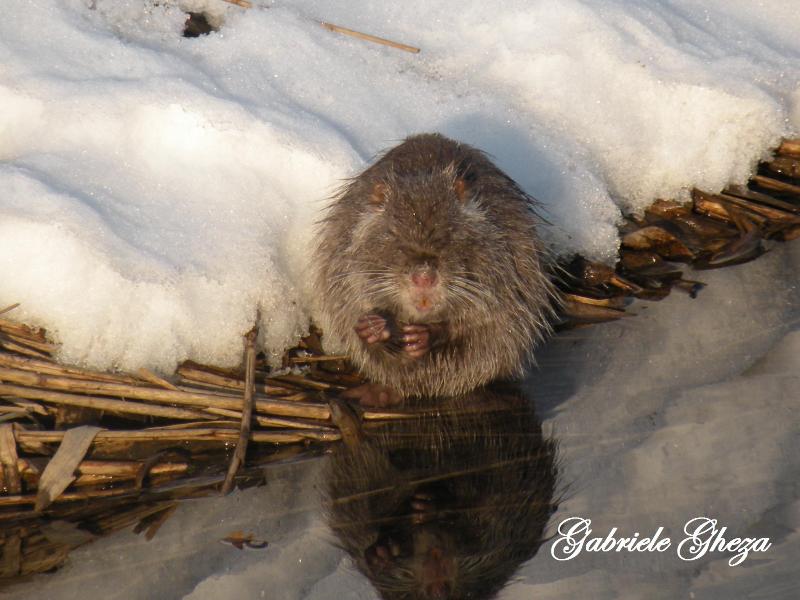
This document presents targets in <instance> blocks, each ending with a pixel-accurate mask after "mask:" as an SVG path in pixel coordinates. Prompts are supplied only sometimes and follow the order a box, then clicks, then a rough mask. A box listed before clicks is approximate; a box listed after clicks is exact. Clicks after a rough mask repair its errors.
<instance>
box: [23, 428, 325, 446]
mask: <svg viewBox="0 0 800 600" xmlns="http://www.w3.org/2000/svg"><path fill="white" fill-rule="evenodd" d="M238 433H239V432H238V431H237V430H236V429H233V428H231V429H226V428H218V427H206V428H197V429H155V428H152V429H141V430H127V431H121V430H110V429H104V430H102V431H100V432H99V433H98V434H97V436H96V437H95V442H98V441H105V440H111V441H132V442H144V441H148V442H225V443H229V442H233V441H236V440H237V439H238V437H239V436H238ZM63 437H64V432H63V431H26V430H22V431H18V432H17V434H16V438H17V442H18V443H19V444H20V445H21V446H26V445H28V444H34V445H35V444H43V443H47V444H50V443H58V442H60V441H61V440H62V439H63ZM335 438H336V431H335V430H331V428H325V429H302V430H301V429H296V430H283V431H280V430H275V431H253V432H251V434H250V441H251V442H257V443H275V444H283V443H291V442H302V441H304V440H318V441H326V440H333V439H335Z"/></svg>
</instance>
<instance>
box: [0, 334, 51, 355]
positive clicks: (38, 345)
mask: <svg viewBox="0 0 800 600" xmlns="http://www.w3.org/2000/svg"><path fill="white" fill-rule="evenodd" d="M0 338H3V339H4V340H9V341H11V342H14V343H17V344H22V345H24V346H26V347H27V348H32V349H33V350H38V351H39V352H41V353H43V354H46V355H48V356H49V355H51V354H53V353H54V352H55V351H56V346H55V344H51V343H50V342H43V341H41V340H37V339H33V338H30V337H26V336H22V335H18V334H16V333H11V332H10V331H3V332H2V333H0Z"/></svg>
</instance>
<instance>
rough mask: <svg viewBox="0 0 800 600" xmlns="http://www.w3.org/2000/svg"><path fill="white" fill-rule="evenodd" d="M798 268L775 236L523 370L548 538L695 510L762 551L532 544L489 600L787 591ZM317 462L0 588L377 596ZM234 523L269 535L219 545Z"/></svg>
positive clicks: (793, 582)
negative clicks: (736, 561) (536, 426)
mask: <svg viewBox="0 0 800 600" xmlns="http://www.w3.org/2000/svg"><path fill="white" fill-rule="evenodd" d="M798 269H800V245H797V244H785V245H782V246H780V247H778V248H776V249H775V250H774V251H772V252H770V253H768V254H766V255H764V256H763V257H761V258H760V259H759V260H757V261H754V262H751V263H748V264H745V265H740V266H737V267H730V268H727V269H723V270H720V271H712V272H709V271H705V272H699V273H693V274H692V275H693V277H695V278H698V279H701V280H702V281H705V282H706V283H708V284H709V285H708V287H707V288H705V289H704V290H703V293H701V294H700V295H699V297H698V298H697V299H695V300H692V299H690V298H689V297H688V296H683V295H677V294H673V295H672V296H670V297H669V298H667V299H666V300H664V301H662V302H660V303H639V304H638V305H637V313H638V314H637V316H636V317H633V318H629V319H625V320H623V321H622V322H619V321H617V322H614V323H610V324H604V325H596V326H594V327H592V328H589V329H584V330H576V331H572V332H566V333H564V334H562V335H560V336H558V337H556V338H555V339H554V340H552V342H551V343H550V344H548V345H547V346H546V347H544V348H543V349H542V351H541V352H540V354H539V368H538V370H537V371H536V372H534V373H532V374H531V376H530V378H529V380H528V384H529V385H528V387H529V389H530V394H531V396H532V398H533V400H534V402H535V404H536V409H537V412H538V414H539V416H540V417H541V418H542V420H543V428H544V430H545V431H548V432H551V435H552V436H553V437H554V438H555V439H556V440H557V442H558V444H559V454H560V485H561V486H563V487H564V488H565V489H566V490H567V494H566V496H567V497H566V500H565V501H563V502H562V503H561V504H560V506H559V509H558V511H557V512H556V513H555V514H554V515H553V516H552V518H551V521H550V533H554V531H555V527H556V526H557V524H558V523H559V522H560V521H561V520H562V519H565V518H568V517H572V516H584V517H588V518H591V519H592V526H593V529H594V530H595V531H596V532H598V533H600V532H602V533H603V534H605V533H606V532H607V531H608V530H609V529H610V528H611V527H614V526H616V527H618V528H619V529H620V531H621V534H620V535H624V534H625V533H627V534H628V535H631V534H632V533H633V532H634V531H639V532H654V531H655V530H656V529H657V527H659V526H664V527H666V528H667V532H666V535H668V536H669V537H671V538H672V539H673V540H674V541H675V542H676V543H677V541H678V540H680V539H681V529H682V527H683V525H684V523H686V522H687V521H688V520H689V519H691V518H693V517H697V516H703V515H708V516H712V517H714V518H717V519H718V520H719V521H720V523H721V524H723V525H725V526H727V527H728V528H729V531H730V532H731V533H732V534H733V535H737V536H753V537H760V536H768V537H770V539H771V541H772V543H773V546H772V547H771V548H770V549H769V550H768V551H767V552H766V553H764V554H758V555H751V556H750V557H749V558H748V559H747V560H746V561H745V562H744V563H743V564H742V565H740V566H738V567H730V566H728V564H727V561H728V558H729V557H728V556H727V555H725V554H713V555H710V556H707V557H705V558H703V559H700V560H698V561H697V562H682V561H680V560H679V559H678V558H677V556H676V555H675V554H674V552H671V551H668V552H665V553H663V554H658V553H643V554H633V553H630V554H628V553H623V554H617V553H610V554H600V553H592V554H588V553H582V554H580V555H579V556H577V557H575V558H574V559H572V560H570V561H565V562H557V561H555V560H554V559H553V558H552V557H551V556H550V553H549V552H550V546H549V544H545V545H543V546H542V547H541V548H540V549H539V552H538V553H537V554H536V556H535V557H533V559H532V560H530V561H529V562H527V563H525V564H524V565H523V566H522V568H521V569H520V571H519V572H518V573H517V576H516V577H515V578H514V580H513V581H512V582H511V583H510V585H509V586H508V587H507V588H506V589H505V590H504V591H503V592H502V593H501V594H500V596H499V598H500V600H524V599H528V598H544V599H546V600H562V599H568V598H575V597H583V596H589V597H591V598H593V599H595V598H596V599H598V600H612V599H614V600H615V599H619V598H623V599H629V600H639V599H642V598H647V599H654V600H662V599H663V600H673V599H675V598H696V599H702V600H730V599H732V598H774V599H775V600H784V599H785V600H790V599H793V598H796V597H797V590H798V587H799V586H800V580H798V576H797V561H798V559H800V533H798V531H800V497H798V490H797V484H796V482H797V476H798V473H800V454H799V453H798V452H797V449H798V446H799V445H800V434H798V429H797V422H796V414H797V392H796V390H797V389H798V387H800V375H798V373H800V369H799V368H798V367H800V358H798V353H797V351H796V350H797V348H798V346H797V344H798V340H799V339H800V338H799V337H798V336H800V294H798V285H799V284H798V281H797V276H796V274H797V272H798ZM323 460H324V459H320V460H316V461H309V462H305V463H301V464H299V465H294V466H293V465H282V466H279V467H273V468H271V469H268V470H267V472H266V478H267V481H268V484H267V485H266V486H264V487H261V488H252V489H249V490H245V491H237V492H235V493H234V494H232V495H231V496H228V497H225V498H208V499H204V500H200V501H191V502H187V503H183V504H181V505H180V506H179V508H178V510H177V511H176V513H175V514H174V515H173V516H172V517H171V518H170V519H169V520H168V521H167V522H166V523H165V524H164V525H163V527H162V529H161V530H160V531H159V532H158V534H157V535H156V536H155V537H154V538H153V539H152V540H151V541H150V542H147V541H145V540H144V539H143V538H142V536H137V535H135V534H133V533H131V532H130V531H125V532H122V533H119V534H117V535H114V536H111V537H108V538H104V539H100V540H98V541H96V542H94V543H92V544H88V545H86V546H83V547H81V548H79V549H77V550H75V551H74V552H73V553H72V554H71V555H70V559H69V561H68V563H67V565H66V566H65V567H64V568H63V569H61V570H60V571H58V572H56V573H55V574H52V575H44V576H39V577H36V578H34V579H33V580H32V581H31V582H30V583H26V584H23V585H19V586H15V587H13V588H9V590H8V591H7V593H6V595H5V596H2V597H3V598H6V597H7V598H9V600H29V599H30V600H33V599H36V598H43V597H47V598H53V599H54V600H78V599H82V598H85V597H87V596H88V597H102V598H120V599H122V598H125V599H126V600H127V599H134V600H136V599H139V598H142V599H145V598H152V597H154V596H153V594H154V590H157V596H158V597H159V598H167V599H180V598H185V599H187V600H188V599H191V600H201V599H205V598H229V597H239V596H241V597H246V598H262V597H263V598H269V599H274V598H277V599H281V600H327V599H330V598H342V599H347V600H350V599H357V600H375V599H376V598H377V597H378V596H377V595H376V593H375V592H374V591H373V590H372V588H371V587H370V584H369V583H368V581H367V580H366V579H365V578H364V577H363V576H362V575H360V574H359V573H358V572H357V571H356V570H355V568H354V566H353V564H352V562H351V560H350V559H349V557H347V556H346V555H345V554H344V553H343V552H342V550H340V549H339V548H338V547H336V546H335V541H336V540H335V538H334V537H333V535H332V533H331V532H330V531H329V530H328V529H327V527H326V525H325V518H324V516H323V514H324V511H323V510H322V509H321V493H320V490H321V489H324V487H325V484H324V473H325V470H324V463H323V462H322V461H323ZM236 530H242V531H245V532H248V533H253V534H254V535H255V537H257V538H259V539H265V540H267V541H269V542H270V545H269V547H268V548H267V549H266V550H259V551H256V550H252V551H239V550H237V549H235V548H233V547H231V546H226V545H222V544H220V543H219V540H220V539H222V538H223V537H225V536H226V535H229V534H230V533H231V532H232V531H236ZM643 535H646V534H644V533H643ZM126 574H127V575H126Z"/></svg>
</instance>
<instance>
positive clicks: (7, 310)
mask: <svg viewBox="0 0 800 600" xmlns="http://www.w3.org/2000/svg"><path fill="white" fill-rule="evenodd" d="M18 306H19V302H15V303H14V304H12V305H10V306H6V307H5V308H4V309H2V310H0V315H4V314H6V313H7V312H10V311H12V310H14V309H15V308H17V307H18Z"/></svg>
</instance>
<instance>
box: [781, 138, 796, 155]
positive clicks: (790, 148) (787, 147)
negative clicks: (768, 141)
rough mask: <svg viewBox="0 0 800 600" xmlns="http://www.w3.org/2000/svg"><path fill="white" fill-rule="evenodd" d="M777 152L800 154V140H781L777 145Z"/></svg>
mask: <svg viewBox="0 0 800 600" xmlns="http://www.w3.org/2000/svg"><path fill="white" fill-rule="evenodd" d="M778 154H790V155H792V156H800V140H783V141H782V142H781V145H780V146H779V147H778Z"/></svg>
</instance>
